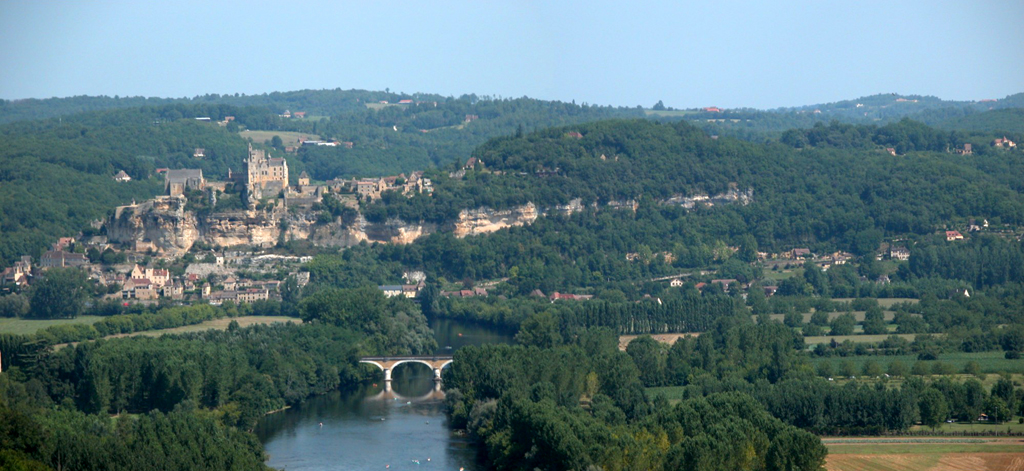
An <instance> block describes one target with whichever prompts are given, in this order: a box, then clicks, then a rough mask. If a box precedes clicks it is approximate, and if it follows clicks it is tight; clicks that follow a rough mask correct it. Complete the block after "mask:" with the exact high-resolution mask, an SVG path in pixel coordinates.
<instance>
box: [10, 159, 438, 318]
mask: <svg viewBox="0 0 1024 471" xmlns="http://www.w3.org/2000/svg"><path fill="white" fill-rule="evenodd" d="M302 144H303V145H321V143H319V142H303V143H302ZM203 154H204V149H202V148H196V149H195V153H194V155H193V156H194V157H195V158H202V157H203ZM245 165H246V169H245V171H244V172H233V171H231V170H230V169H229V172H228V179H227V180H226V181H213V180H207V179H206V178H205V177H204V176H203V172H202V170H201V169H188V168H183V169H157V173H158V174H161V175H163V179H164V194H163V195H161V196H158V197H156V198H155V199H154V201H155V202H167V201H177V200H185V199H187V198H188V196H189V195H192V194H194V193H195V192H200V193H201V194H205V195H209V196H210V197H211V198H216V195H217V194H221V193H224V192H226V191H227V190H228V185H233V186H234V187H235V188H241V189H242V190H243V192H242V195H243V198H244V199H245V203H246V206H247V208H248V209H249V210H250V211H253V210H255V209H256V208H257V206H259V205H264V204H267V203H268V202H269V205H268V206H270V207H274V208H281V209H286V208H288V207H298V208H306V209H308V208H311V207H313V206H314V205H316V204H319V203H321V202H322V201H323V198H324V196H326V195H328V194H333V195H336V196H337V197H338V199H339V200H340V201H341V202H342V204H346V205H348V206H351V207H353V208H358V200H359V199H378V198H380V197H381V195H382V193H384V192H385V191H397V192H399V193H402V194H407V193H412V192H417V193H418V192H423V193H431V192H432V191H433V187H432V183H431V181H430V179H429V178H424V177H423V172H413V173H412V174H410V175H409V176H406V175H404V174H401V175H397V176H387V177H379V178H362V179H349V180H343V179H334V180H330V181H328V182H325V183H322V184H311V183H310V179H309V176H308V175H307V174H306V172H302V173H301V174H300V175H299V177H298V178H297V185H289V172H288V162H287V161H286V160H285V159H284V158H271V157H269V156H268V155H267V153H266V152H265V151H263V150H260V149H254V148H253V147H252V146H251V145H250V146H249V155H248V158H247V159H246V161H245ZM113 178H114V180H115V181H118V182H126V181H130V180H131V177H129V176H128V175H127V174H126V173H125V172H124V171H123V170H122V171H118V172H117V174H115V175H114V177H113ZM139 206H140V204H138V203H134V202H133V203H132V205H130V206H127V207H118V208H116V209H115V210H114V215H113V218H114V219H117V218H118V217H120V216H121V215H122V214H123V212H124V211H125V210H126V209H128V208H137V207H139ZM93 228H94V229H96V231H94V233H92V234H89V235H85V234H79V236H78V237H61V238H60V239H59V240H58V241H57V242H54V243H53V245H52V246H51V247H50V250H48V251H46V252H45V253H43V254H42V256H41V257H39V259H38V260H36V261H33V257H31V256H29V255H23V256H21V257H20V259H19V260H18V261H16V262H15V263H14V264H13V265H12V266H10V267H6V268H5V269H4V270H3V271H2V273H0V290H2V291H4V292H14V291H21V290H22V289H24V288H26V287H27V286H28V285H30V284H31V283H32V280H33V279H34V278H35V277H37V276H41V275H42V274H43V273H44V272H45V271H46V270H48V269H51V268H77V269H81V270H83V271H85V272H87V273H88V278H89V279H90V280H93V281H94V282H95V283H97V284H99V285H103V286H105V287H107V294H106V295H105V296H103V298H104V299H108V300H110V299H116V300H121V301H123V302H124V303H147V304H149V303H156V302H158V301H159V300H161V299H165V300H170V301H175V302H207V303H209V304H213V305H220V304H223V303H224V302H229V301H230V302H234V303H252V302H256V301H266V300H274V299H280V290H279V287H280V285H281V283H283V282H284V281H285V279H287V278H294V279H295V281H296V283H297V285H298V286H299V287H302V286H305V285H306V284H307V283H308V282H309V272H308V271H303V270H302V269H301V266H302V264H304V263H306V262H309V261H310V260H311V259H312V257H311V256H289V255H280V254H274V253H271V251H270V250H268V249H269V248H270V247H267V246H252V247H244V246H239V247H231V248H211V249H208V250H206V249H200V250H195V249H193V250H190V251H187V252H186V253H183V254H182V253H175V252H172V251H166V250H163V249H162V247H161V246H160V245H159V244H158V243H156V242H155V241H153V240H149V239H148V238H147V239H143V240H132V241H130V242H119V241H114V240H111V237H109V236H108V235H105V234H102V232H103V230H104V229H106V227H105V226H104V223H103V222H102V221H97V222H96V223H95V224H93ZM196 248H197V247H196ZM244 274H248V275H250V276H252V275H255V276H257V277H259V278H260V279H259V280H258V281H257V280H253V279H250V278H247V277H245V276H243V275H244ZM418 281H419V283H418V284H414V285H412V286H413V290H412V291H411V293H413V295H415V293H417V292H418V291H419V289H422V287H423V279H422V278H420V279H418ZM385 292H386V293H387V294H389V295H390V291H385ZM409 293H410V291H409V289H408V288H407V289H406V291H405V295H406V296H409Z"/></svg>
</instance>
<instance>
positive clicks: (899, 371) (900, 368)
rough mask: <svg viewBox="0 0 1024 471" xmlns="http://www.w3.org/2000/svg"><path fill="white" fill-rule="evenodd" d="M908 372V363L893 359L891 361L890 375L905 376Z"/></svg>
mask: <svg viewBox="0 0 1024 471" xmlns="http://www.w3.org/2000/svg"><path fill="white" fill-rule="evenodd" d="M906 374H907V365H904V364H903V362H902V361H899V360H893V361H892V363H889V376H904V375H906Z"/></svg>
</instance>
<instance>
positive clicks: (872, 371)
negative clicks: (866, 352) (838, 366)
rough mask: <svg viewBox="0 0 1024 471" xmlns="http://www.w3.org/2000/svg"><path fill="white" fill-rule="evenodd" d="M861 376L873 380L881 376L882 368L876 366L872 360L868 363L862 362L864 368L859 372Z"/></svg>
mask: <svg viewBox="0 0 1024 471" xmlns="http://www.w3.org/2000/svg"><path fill="white" fill-rule="evenodd" d="M861 374H863V375H864V376H867V377H871V378H874V377H877V376H881V375H882V367H881V366H878V363H875V362H874V361H872V360H868V361H866V362H864V368H863V369H862V370H861Z"/></svg>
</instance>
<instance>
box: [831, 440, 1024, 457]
mask: <svg viewBox="0 0 1024 471" xmlns="http://www.w3.org/2000/svg"><path fill="white" fill-rule="evenodd" d="M826 445H827V446H828V452H829V453H830V454H844V455H890V454H910V453H912V454H928V455H930V454H945V453H1024V445H1019V444H1012V443H1003V442H1000V443H949V442H944V443H871V442H865V443H856V444H831V443H828V444H826Z"/></svg>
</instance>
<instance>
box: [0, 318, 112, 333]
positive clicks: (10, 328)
mask: <svg viewBox="0 0 1024 471" xmlns="http://www.w3.org/2000/svg"><path fill="white" fill-rule="evenodd" d="M101 319H105V317H102V316H78V317H76V318H74V319H42V320H37V319H19V318H15V317H5V318H0V333H3V334H18V335H29V334H34V333H36V332H37V331H39V330H40V329H45V328H47V327H53V326H55V325H67V324H90V325H92V324H95V323H96V322H99V321H100V320H101Z"/></svg>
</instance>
